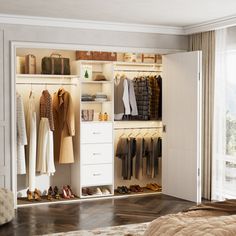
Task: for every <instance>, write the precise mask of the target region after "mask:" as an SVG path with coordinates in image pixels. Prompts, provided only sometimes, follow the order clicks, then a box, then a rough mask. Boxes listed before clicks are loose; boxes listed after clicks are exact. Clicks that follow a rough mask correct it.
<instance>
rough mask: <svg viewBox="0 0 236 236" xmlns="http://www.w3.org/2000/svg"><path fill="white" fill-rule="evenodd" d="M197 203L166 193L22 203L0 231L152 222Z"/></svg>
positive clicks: (44, 230)
mask: <svg viewBox="0 0 236 236" xmlns="http://www.w3.org/2000/svg"><path fill="white" fill-rule="evenodd" d="M193 205H195V204H194V203H193V202H189V201H184V200H181V199H177V198H173V197H170V196H166V195H163V194H158V195H149V196H135V197H127V198H122V199H104V200H93V201H85V202H76V203H69V204H52V205H41V206H32V207H22V208H18V209H17V210H16V217H15V219H14V220H13V221H12V222H11V223H8V224H6V225H4V226H1V227H0V235H4V236H8V235H9V236H10V235H11V236H12V235H14V236H18V235H20V236H21V235H24V236H27V235H30V236H31V235H41V234H47V233H56V232H68V231H74V230H80V229H94V228H97V227H105V226H115V225H124V224H134V223H142V222H149V221H152V220H154V219H156V218H157V217H159V216H162V215H166V214H169V213H177V212H179V211H182V210H184V209H187V208H189V207H191V206H193Z"/></svg>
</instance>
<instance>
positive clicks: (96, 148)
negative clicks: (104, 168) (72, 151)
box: [80, 144, 113, 165]
mask: <svg viewBox="0 0 236 236" xmlns="http://www.w3.org/2000/svg"><path fill="white" fill-rule="evenodd" d="M112 149H113V145H112V144H81V155H80V160H81V163H82V165H85V164H87V165H91V164H108V163H112V159H113V155H112Z"/></svg>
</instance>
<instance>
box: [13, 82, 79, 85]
mask: <svg viewBox="0 0 236 236" xmlns="http://www.w3.org/2000/svg"><path fill="white" fill-rule="evenodd" d="M16 84H22V85H72V86H77V84H75V83H37V82H32V83H24V82H16Z"/></svg>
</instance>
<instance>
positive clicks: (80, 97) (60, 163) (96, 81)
mask: <svg viewBox="0 0 236 236" xmlns="http://www.w3.org/2000/svg"><path fill="white" fill-rule="evenodd" d="M15 56H16V60H15V64H16V69H15V72H16V73H15V82H16V117H15V118H16V124H17V132H16V133H17V148H16V150H17V152H16V163H17V167H16V172H17V173H16V175H17V190H16V192H17V204H18V205H24V204H34V203H42V202H47V203H51V202H61V201H70V200H72V201H73V200H78V199H81V198H84V199H86V198H93V197H108V196H112V197H122V196H132V195H133V194H156V193H160V192H161V185H162V180H161V173H162V167H161V166H162V158H161V157H162V107H161V104H162V84H161V82H162V81H161V80H162V58H161V56H160V55H154V54H135V53H117V52H95V51H93V52H92V51H87V52H85V51H78V50H55V49H46V48H22V47H19V48H17V49H16V55H15Z"/></svg>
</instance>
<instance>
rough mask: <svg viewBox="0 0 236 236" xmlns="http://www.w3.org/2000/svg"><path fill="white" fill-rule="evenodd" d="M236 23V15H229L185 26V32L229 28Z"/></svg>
mask: <svg viewBox="0 0 236 236" xmlns="http://www.w3.org/2000/svg"><path fill="white" fill-rule="evenodd" d="M235 25H236V16H229V17H224V18H220V19H217V20H212V21H207V22H204V23H201V24H195V25H190V26H185V27H183V30H184V34H186V35H188V34H194V33H200V32H206V31H210V30H217V29H222V28H227V27H231V26H235Z"/></svg>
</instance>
